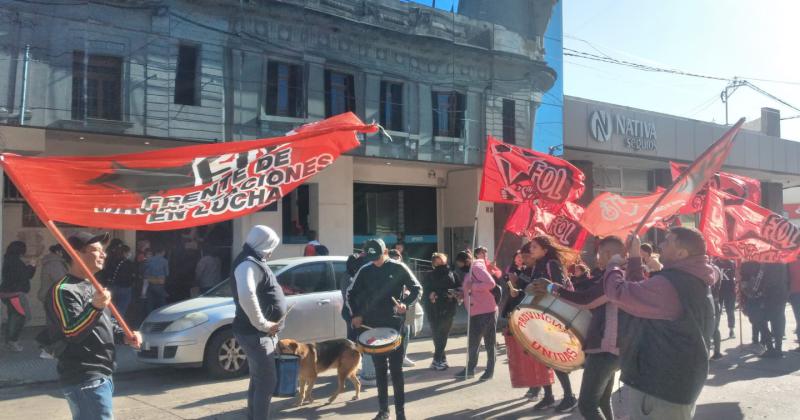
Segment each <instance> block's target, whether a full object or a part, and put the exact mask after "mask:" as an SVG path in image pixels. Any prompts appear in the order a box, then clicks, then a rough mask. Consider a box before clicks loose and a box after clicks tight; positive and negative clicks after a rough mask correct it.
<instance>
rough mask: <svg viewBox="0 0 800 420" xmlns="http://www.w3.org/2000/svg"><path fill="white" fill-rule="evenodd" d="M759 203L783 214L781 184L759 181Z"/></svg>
mask: <svg viewBox="0 0 800 420" xmlns="http://www.w3.org/2000/svg"><path fill="white" fill-rule="evenodd" d="M761 205H762V206H763V207H765V208H768V209H770V210H772V211H773V212H775V213H778V214H783V185H782V184H781V183H779V182H762V183H761Z"/></svg>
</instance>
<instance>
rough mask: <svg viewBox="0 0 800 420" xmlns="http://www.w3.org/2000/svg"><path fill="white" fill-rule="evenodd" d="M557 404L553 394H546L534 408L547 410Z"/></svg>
mask: <svg viewBox="0 0 800 420" xmlns="http://www.w3.org/2000/svg"><path fill="white" fill-rule="evenodd" d="M554 405H556V399H555V397H553V396H552V395H549V396H545V397H544V398H542V400H541V401H539V402H538V403H536V405H534V406H533V409H534V410H547V409H548V408H550V407H552V406H554Z"/></svg>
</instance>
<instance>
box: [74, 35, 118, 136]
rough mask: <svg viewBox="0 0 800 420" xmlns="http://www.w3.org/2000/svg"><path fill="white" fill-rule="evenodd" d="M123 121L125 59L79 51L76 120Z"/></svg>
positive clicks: (76, 55)
mask: <svg viewBox="0 0 800 420" xmlns="http://www.w3.org/2000/svg"><path fill="white" fill-rule="evenodd" d="M84 118H99V119H104V120H117V121H120V120H122V59H121V58H119V57H111V56H105V55H96V54H89V55H88V57H87V56H86V55H84V53H83V52H82V51H75V52H74V53H73V59H72V119H74V120H82V119H84Z"/></svg>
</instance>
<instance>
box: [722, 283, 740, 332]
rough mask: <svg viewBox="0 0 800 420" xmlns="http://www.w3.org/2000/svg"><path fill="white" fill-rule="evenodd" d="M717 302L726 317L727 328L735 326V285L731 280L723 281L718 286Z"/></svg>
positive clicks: (730, 328)
mask: <svg viewBox="0 0 800 420" xmlns="http://www.w3.org/2000/svg"><path fill="white" fill-rule="evenodd" d="M719 303H720V304H721V305H722V309H724V310H725V313H726V314H727V317H728V329H729V330H732V329H733V328H734V327H735V326H736V285H735V284H734V283H733V282H732V281H723V282H722V284H721V285H720V288H719Z"/></svg>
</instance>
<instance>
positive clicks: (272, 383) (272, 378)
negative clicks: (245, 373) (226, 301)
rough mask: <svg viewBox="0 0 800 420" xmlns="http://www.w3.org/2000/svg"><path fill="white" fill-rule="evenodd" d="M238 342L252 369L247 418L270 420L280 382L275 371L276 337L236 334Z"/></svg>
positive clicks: (248, 390) (248, 391) (251, 419)
mask: <svg viewBox="0 0 800 420" xmlns="http://www.w3.org/2000/svg"><path fill="white" fill-rule="evenodd" d="M234 336H235V337H236V341H238V342H239V345H240V346H242V349H244V354H245V355H246V356H247V364H248V366H249V367H250V386H249V387H248V389H247V418H248V419H250V420H266V419H269V403H270V401H272V393H273V392H274V391H275V387H276V386H277V382H278V372H277V371H276V369H275V344H276V343H277V342H278V339H277V338H276V337H269V336H262V335H258V334H236V333H234Z"/></svg>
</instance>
